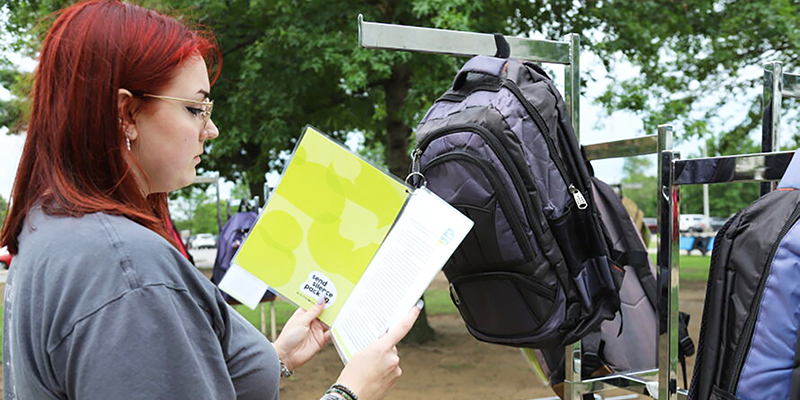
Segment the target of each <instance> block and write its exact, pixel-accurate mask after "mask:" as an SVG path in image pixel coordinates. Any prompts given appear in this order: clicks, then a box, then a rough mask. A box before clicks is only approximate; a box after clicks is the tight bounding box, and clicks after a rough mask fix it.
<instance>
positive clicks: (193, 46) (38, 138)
mask: <svg viewBox="0 0 800 400" xmlns="http://www.w3.org/2000/svg"><path fill="white" fill-rule="evenodd" d="M198 55H199V56H201V57H203V58H204V59H205V60H206V62H207V64H209V65H210V67H211V70H212V71H213V74H212V75H213V76H212V77H211V82H212V83H213V82H214V81H215V80H216V78H217V77H218V76H219V65H220V62H221V56H220V55H221V53H220V51H219V48H218V47H217V44H216V41H215V40H214V39H213V36H211V35H210V34H208V33H205V32H203V31H199V30H193V29H190V28H188V27H187V26H185V25H184V24H182V23H181V22H178V21H177V20H175V19H173V18H170V17H167V16H165V15H162V14H159V13H157V12H155V11H152V10H148V9H145V8H142V7H139V6H136V5H132V4H126V3H123V2H121V1H115V0H91V1H86V2H81V3H78V4H75V5H72V6H70V7H68V8H65V9H64V10H62V11H60V12H59V13H58V14H57V18H56V20H55V22H54V23H53V25H52V27H51V28H50V29H49V30H48V32H47V36H46V37H45V39H44V43H43V46H42V50H41V55H40V57H39V65H38V67H37V69H36V77H35V81H34V86H33V92H32V99H31V100H32V107H31V113H30V122H29V123H28V130H27V139H26V140H25V147H24V149H23V152H22V157H21V159H20V164H19V167H18V169H17V176H16V179H15V182H14V188H13V190H12V193H11V204H10V208H9V213H8V216H7V217H6V220H5V224H4V225H3V230H2V234H0V243H2V244H4V245H6V246H8V250H9V251H10V252H11V253H12V254H17V253H18V251H19V242H18V236H19V234H20V232H21V230H22V226H23V224H24V221H25V216H26V215H27V214H28V212H29V210H30V209H31V207H34V206H36V205H41V206H42V208H43V210H44V212H45V213H47V214H50V215H60V216H72V217H79V216H82V215H84V214H87V213H95V212H104V213H107V214H113V215H121V216H125V217H127V218H129V219H131V220H133V221H135V222H137V223H139V224H141V225H143V226H145V227H147V228H149V229H151V230H153V231H154V232H156V233H158V234H159V235H161V236H163V237H164V238H166V239H167V240H169V241H170V242H172V243H173V245H174V244H175V243H174V239H172V238H171V237H170V235H169V234H168V232H167V229H166V227H165V225H164V222H163V221H164V220H165V219H166V218H168V217H167V200H166V194H164V193H157V194H151V195H149V196H147V197H145V196H144V195H143V194H142V189H141V188H140V184H139V182H138V181H137V178H136V177H135V174H134V173H133V171H132V170H131V165H130V161H133V162H135V160H133V159H132V154H130V152H128V151H127V149H126V146H125V136H124V132H123V128H122V126H121V124H120V120H119V117H120V110H119V109H118V104H117V103H118V102H117V98H118V90H119V89H120V88H124V89H127V90H129V91H131V92H133V93H137V92H141V93H157V92H158V90H159V89H161V88H163V87H164V86H166V85H167V84H168V82H169V81H170V80H171V79H172V78H173V76H174V75H175V73H176V71H177V70H178V68H179V67H181V66H182V65H183V64H184V63H185V62H186V61H187V60H189V59H190V58H192V57H196V56H198ZM126 153H127V154H126Z"/></svg>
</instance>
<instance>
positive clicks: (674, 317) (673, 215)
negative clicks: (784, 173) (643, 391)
mask: <svg viewBox="0 0 800 400" xmlns="http://www.w3.org/2000/svg"><path fill="white" fill-rule="evenodd" d="M672 132H673V128H672V126H671V125H661V126H659V127H658V133H659V137H660V140H659V144H660V145H663V147H664V148H667V147H671V142H672V140H671V138H672ZM659 147H662V146H659ZM660 154H661V157H660V159H659V165H658V174H659V179H660V185H659V188H660V191H659V194H658V204H659V208H658V209H659V210H660V212H659V215H658V239H659V243H658V244H659V250H658V260H657V264H658V268H657V273H658V282H659V296H658V304H659V307H658V311H659V312H662V311H666V312H667V318H665V319H663V320H662V319H661V318H659V323H661V321H665V322H666V326H664V327H659V332H660V335H659V340H658V398H659V399H660V400H676V399H677V390H678V289H679V285H678V281H679V280H678V268H679V266H678V263H679V258H678V234H677V232H678V210H677V203H678V196H679V190H680V187H679V186H677V185H674V184H673V182H674V179H675V170H674V160H676V159H678V158H680V153H679V152H677V151H672V150H667V149H665V150H664V151H661V153H660ZM664 282H667V285H668V287H669V289H668V290H666V291H663V290H661V289H660V288H661V287H663V284H664ZM665 303H666V304H667V307H663V306H662V305H663V304H665Z"/></svg>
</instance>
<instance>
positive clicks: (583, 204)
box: [569, 184, 589, 210]
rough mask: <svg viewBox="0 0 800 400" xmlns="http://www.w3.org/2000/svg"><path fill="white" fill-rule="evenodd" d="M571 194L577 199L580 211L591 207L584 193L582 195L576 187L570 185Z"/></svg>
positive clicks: (576, 202)
mask: <svg viewBox="0 0 800 400" xmlns="http://www.w3.org/2000/svg"><path fill="white" fill-rule="evenodd" d="M569 192H570V193H572V197H573V198H574V199H575V204H577V205H578V209H579V210H585V209H586V207H589V203H587V202H586V198H585V197H583V193H581V191H580V190H578V188H576V187H575V185H572V184H570V185H569Z"/></svg>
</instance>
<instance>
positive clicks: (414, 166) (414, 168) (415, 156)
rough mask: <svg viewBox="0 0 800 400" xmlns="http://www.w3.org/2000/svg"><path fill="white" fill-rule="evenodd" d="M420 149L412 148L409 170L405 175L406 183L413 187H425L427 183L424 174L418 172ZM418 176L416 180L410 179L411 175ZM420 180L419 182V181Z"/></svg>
mask: <svg viewBox="0 0 800 400" xmlns="http://www.w3.org/2000/svg"><path fill="white" fill-rule="evenodd" d="M421 159H422V150H420V149H414V151H413V152H412V153H411V172H409V173H408V176H406V183H407V184H409V185H411V186H413V187H414V188H415V189H419V188H420V187H425V186H427V185H428V181H427V179H425V175H422V172H419V170H420V166H421V164H422V161H421ZM414 175H416V176H418V177H419V178H418V180H417V181H416V182H412V181H411V177H412V176H414ZM420 180H421V181H422V182H419V181H420Z"/></svg>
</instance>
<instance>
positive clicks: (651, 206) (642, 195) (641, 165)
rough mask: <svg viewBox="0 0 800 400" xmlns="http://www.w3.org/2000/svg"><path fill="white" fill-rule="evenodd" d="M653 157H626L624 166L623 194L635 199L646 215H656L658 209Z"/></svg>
mask: <svg viewBox="0 0 800 400" xmlns="http://www.w3.org/2000/svg"><path fill="white" fill-rule="evenodd" d="M652 170H653V161H652V157H631V158H626V159H625V163H624V164H623V166H622V172H623V177H622V181H621V182H620V183H622V194H623V195H625V196H626V197H628V198H629V199H631V200H633V202H634V203H636V205H637V206H639V208H640V209H641V210H642V212H644V215H645V216H646V217H655V216H656V215H657V214H656V212H657V211H656V210H657V209H658V198H657V197H656V178H655V174H652V173H648V172H650V171H652Z"/></svg>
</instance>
